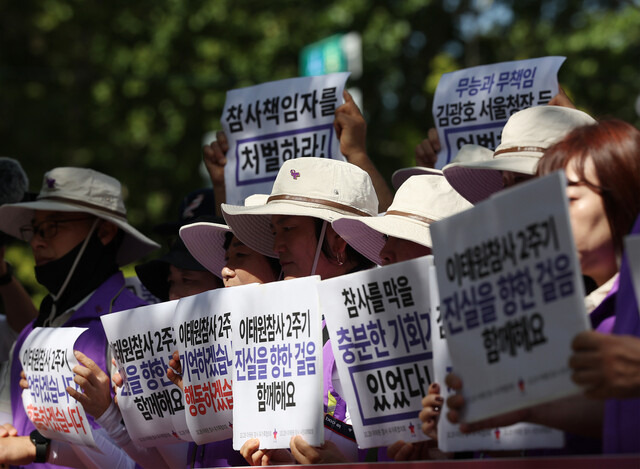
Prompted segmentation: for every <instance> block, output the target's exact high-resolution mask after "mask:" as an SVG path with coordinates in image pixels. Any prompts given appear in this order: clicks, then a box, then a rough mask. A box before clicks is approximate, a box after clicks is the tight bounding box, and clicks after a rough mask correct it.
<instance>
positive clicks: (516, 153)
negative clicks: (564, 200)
mask: <svg viewBox="0 0 640 469" xmlns="http://www.w3.org/2000/svg"><path fill="white" fill-rule="evenodd" d="M595 122H596V121H595V119H594V118H593V117H591V116H590V115H589V114H586V113H584V112H582V111H578V110H577V109H571V108H567V107H562V106H536V107H530V108H527V109H523V110H522V111H518V112H516V113H515V114H513V115H512V116H511V117H510V118H509V120H508V121H507V123H506V124H505V126H504V128H503V129H502V137H501V143H500V145H498V147H497V148H496V150H495V152H494V153H493V157H492V158H491V159H488V160H481V161H472V162H467V163H464V162H463V163H460V165H459V166H458V169H457V170H456V171H454V172H449V173H448V174H447V171H446V169H445V177H446V178H447V180H448V181H449V183H450V184H451V185H452V186H453V187H454V188H455V189H456V191H458V192H459V193H460V194H462V196H463V197H464V198H465V199H467V200H468V201H470V202H472V203H474V204H475V203H477V202H480V201H481V200H484V199H485V198H486V197H487V196H488V194H487V192H488V191H487V189H486V186H485V184H486V178H487V177H489V176H486V175H484V176H479V177H478V173H480V172H481V171H479V170H482V172H484V171H491V172H493V173H498V174H501V172H502V171H513V172H516V173H523V174H535V172H536V166H537V165H538V160H539V159H540V157H542V155H543V153H544V152H545V151H546V150H547V148H549V147H550V146H551V145H553V144H554V143H556V142H559V141H560V140H562V139H563V138H564V136H565V135H567V134H568V133H569V132H571V131H572V130H573V129H575V128H576V127H581V126H583V125H590V124H594V123H595ZM498 190H500V189H498ZM496 192H497V191H496ZM489 195H490V194H489Z"/></svg>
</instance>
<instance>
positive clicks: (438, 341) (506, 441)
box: [430, 267, 564, 453]
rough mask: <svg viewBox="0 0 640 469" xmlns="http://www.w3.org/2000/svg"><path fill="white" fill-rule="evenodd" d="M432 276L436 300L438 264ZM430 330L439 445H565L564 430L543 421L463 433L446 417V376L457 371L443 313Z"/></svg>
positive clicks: (474, 447)
mask: <svg viewBox="0 0 640 469" xmlns="http://www.w3.org/2000/svg"><path fill="white" fill-rule="evenodd" d="M431 269H433V272H432V275H431V276H430V279H431V280H433V281H432V283H431V295H432V298H434V302H435V303H439V298H438V285H437V281H436V280H435V278H436V272H435V267H431ZM431 330H432V331H433V334H432V336H431V341H432V343H433V376H434V380H435V382H436V383H440V395H441V396H442V398H443V399H444V403H443V404H442V407H441V410H440V415H441V416H442V418H440V419H438V449H439V450H440V451H444V452H446V453H450V452H456V451H512V450H523V449H536V448H561V447H562V446H563V445H564V432H561V431H560V430H555V429H553V428H549V427H545V426H543V425H535V424H532V423H517V424H515V425H510V426H508V427H495V428H491V429H487V430H483V431H478V432H473V433H462V432H461V431H460V430H459V429H458V425H455V424H453V423H451V422H449V419H447V418H446V415H447V412H448V410H449V409H448V407H447V398H448V397H449V395H451V394H453V393H454V391H453V390H451V389H449V388H448V387H447V386H444V385H443V384H444V382H445V377H446V375H447V374H449V373H455V370H454V369H453V366H452V365H451V357H450V356H449V348H448V347H447V341H446V338H445V337H446V334H445V328H444V325H443V323H442V316H441V315H440V314H439V313H438V314H433V315H431Z"/></svg>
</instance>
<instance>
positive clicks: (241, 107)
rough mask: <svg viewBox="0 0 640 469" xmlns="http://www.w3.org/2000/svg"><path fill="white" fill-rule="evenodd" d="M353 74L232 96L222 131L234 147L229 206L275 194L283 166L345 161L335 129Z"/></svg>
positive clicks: (228, 182) (275, 84) (290, 82)
mask: <svg viewBox="0 0 640 469" xmlns="http://www.w3.org/2000/svg"><path fill="white" fill-rule="evenodd" d="M348 77H349V73H348V72H342V73H332V74H329V75H319V76H315V77H300V78H289V79H286V80H279V81H273V82H269V83H263V84H260V85H256V86H250V87H248V88H241V89H237V90H231V91H228V92H227V99H226V101H225V105H224V109H223V111H222V117H221V119H220V121H221V123H222V128H223V130H224V133H225V134H226V136H227V141H228V142H229V150H228V151H227V155H226V156H227V164H226V165H225V170H224V178H225V186H226V197H227V203H228V204H234V205H242V204H243V202H244V199H246V198H247V197H248V196H250V195H252V194H269V193H271V187H272V186H273V181H274V180H275V178H276V175H277V174H278V171H279V169H280V166H282V163H284V162H285V161H287V160H290V159H292V158H300V157H308V156H314V157H319V158H332V159H338V160H343V161H344V156H343V155H342V154H341V153H340V142H339V141H338V139H337V137H336V134H335V131H334V129H333V120H334V117H335V111H336V109H337V108H338V106H340V105H341V104H342V103H343V98H342V92H343V90H344V87H345V84H346V81H347V78H348Z"/></svg>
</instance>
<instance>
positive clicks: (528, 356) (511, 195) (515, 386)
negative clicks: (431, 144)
mask: <svg viewBox="0 0 640 469" xmlns="http://www.w3.org/2000/svg"><path fill="white" fill-rule="evenodd" d="M565 187H566V180H565V177H564V174H563V173H562V172H561V171H558V172H556V173H554V174H551V175H549V176H547V177H544V178H540V179H537V180H533V181H530V182H527V183H523V184H521V185H518V186H516V187H514V188H512V189H509V190H506V191H502V192H500V193H498V194H496V195H494V196H493V197H491V198H490V199H489V200H487V201H485V202H481V203H479V204H478V205H476V206H475V207H474V208H472V209H470V210H467V211H465V212H463V213H460V214H458V215H454V216H452V217H450V218H447V219H444V220H441V221H438V222H436V223H434V224H432V225H431V234H432V237H433V253H434V256H435V261H436V267H437V275H438V286H439V290H440V314H441V316H442V321H443V323H444V325H445V331H446V335H447V343H448V346H449V352H450V354H451V361H452V364H453V368H454V369H455V370H456V373H457V374H458V375H460V376H461V378H462V381H463V383H464V388H463V395H464V397H465V400H466V403H467V405H466V407H465V415H464V416H463V419H464V420H465V421H468V422H473V421H477V420H481V419H484V418H487V417H491V416H494V415H499V414H502V413H505V412H509V411H512V410H517V409H521V408H525V407H529V406H531V405H534V404H538V403H543V402H547V401H552V400H555V399H558V398H561V397H565V396H568V395H572V394H576V393H578V392H580V388H579V387H577V386H576V385H575V384H573V382H572V381H571V370H570V368H569V365H568V363H569V356H570V355H571V341H572V340H573V338H574V337H575V335H576V334H578V333H579V332H582V331H584V330H587V329H589V328H590V324H589V319H588V317H587V314H586V313H585V310H584V287H583V283H582V277H581V274H580V266H579V263H578V261H577V256H576V251H575V247H574V242H573V236H572V234H571V227H570V224H569V214H568V201H567V196H566V193H565Z"/></svg>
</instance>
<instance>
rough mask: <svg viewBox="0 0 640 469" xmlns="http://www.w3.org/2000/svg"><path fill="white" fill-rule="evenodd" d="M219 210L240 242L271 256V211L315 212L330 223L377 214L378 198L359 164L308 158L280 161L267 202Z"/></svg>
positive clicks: (315, 215) (287, 212)
mask: <svg viewBox="0 0 640 469" xmlns="http://www.w3.org/2000/svg"><path fill="white" fill-rule="evenodd" d="M222 213H223V215H224V219H225V221H226V222H227V224H228V225H229V227H231V231H233V234H234V235H235V236H236V237H237V238H238V239H239V240H240V241H242V242H243V243H244V244H246V245H247V246H249V247H250V248H251V249H253V250H254V251H258V252H259V253H261V254H264V255H265V256H271V257H274V255H275V253H274V251H273V245H274V240H275V236H274V234H273V232H272V229H271V217H272V216H273V215H292V216H303V217H314V218H319V219H321V220H325V221H327V222H329V223H331V222H332V221H333V220H335V219H336V218H339V217H341V216H344V215H354V216H365V217H372V216H375V215H376V214H377V213H378V197H377V196H376V193H375V190H374V188H373V184H372V182H371V178H370V177H369V175H368V174H367V173H366V172H365V171H363V170H362V169H360V168H358V167H357V166H355V165H353V164H351V163H347V162H344V161H337V160H331V159H325V158H314V157H307V158H298V159H295V160H287V161H285V162H284V164H283V165H282V167H281V168H280V171H279V172H278V176H277V177H276V180H275V182H274V183H273V189H272V190H271V194H270V195H269V198H268V199H267V203H266V204H265V205H262V206H255V207H247V206H238V205H227V204H222ZM275 257H277V256H275Z"/></svg>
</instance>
